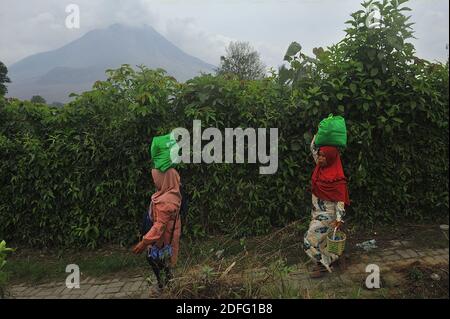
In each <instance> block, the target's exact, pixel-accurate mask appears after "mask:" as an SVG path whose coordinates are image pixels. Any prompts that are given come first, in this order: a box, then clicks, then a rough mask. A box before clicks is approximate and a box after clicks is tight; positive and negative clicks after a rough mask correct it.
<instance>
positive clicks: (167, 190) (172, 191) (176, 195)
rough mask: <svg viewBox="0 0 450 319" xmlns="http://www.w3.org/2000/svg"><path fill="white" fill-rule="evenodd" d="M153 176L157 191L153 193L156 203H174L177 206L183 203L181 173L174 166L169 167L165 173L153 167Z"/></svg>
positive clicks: (153, 199)
mask: <svg viewBox="0 0 450 319" xmlns="http://www.w3.org/2000/svg"><path fill="white" fill-rule="evenodd" d="M152 177H153V181H154V183H155V186H156V189H157V192H156V193H154V194H153V195H152V202H153V203H155V204H161V205H164V204H174V205H175V206H177V208H180V205H181V193H180V175H179V174H178V172H177V171H176V170H175V169H174V168H169V169H168V170H167V171H165V172H164V173H163V172H161V171H159V170H157V169H152Z"/></svg>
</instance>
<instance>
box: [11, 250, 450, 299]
mask: <svg viewBox="0 0 450 319" xmlns="http://www.w3.org/2000/svg"><path fill="white" fill-rule="evenodd" d="M389 244H390V247H388V248H384V249H374V250H373V251H372V252H370V253H366V252H364V251H362V252H361V253H357V254H353V255H351V256H349V258H348V261H347V265H346V268H345V270H336V271H335V272H333V273H332V274H330V275H328V276H326V277H325V278H323V279H320V280H314V279H310V278H309V276H308V271H307V269H306V267H305V265H300V264H299V265H298V267H297V269H296V270H294V271H293V272H292V273H290V275H289V276H290V279H291V280H290V282H291V283H295V285H296V286H297V287H298V288H302V289H305V288H306V289H314V288H320V287H323V286H324V285H325V286H327V285H328V286H333V287H334V288H336V287H337V288H339V287H348V286H351V285H354V284H357V283H361V280H362V279H364V278H366V276H367V275H368V273H366V272H365V270H366V266H367V265H368V264H376V265H377V266H379V268H380V277H381V280H382V281H383V282H385V283H386V282H388V283H389V282H390V281H391V282H392V281H396V280H397V279H398V278H396V277H395V271H393V270H394V269H395V268H396V267H405V266H408V265H410V264H411V263H413V262H415V261H420V262H422V263H424V264H428V265H438V264H439V265H442V264H444V265H447V268H448V264H449V263H448V261H449V250H448V248H445V249H419V250H418V249H413V248H411V245H410V243H408V242H403V241H391V242H390V243H389ZM149 291H150V286H149V283H148V282H147V281H146V279H145V277H143V276H135V277H131V278H121V279H109V280H105V279H96V278H85V279H83V280H82V281H81V282H80V288H78V289H68V288H66V286H65V282H53V283H48V284H43V285H36V286H27V285H24V284H21V285H15V286H12V287H10V289H9V294H10V297H9V298H26V299H27V298H32V299H114V298H121V299H124V298H149V296H150V293H149Z"/></svg>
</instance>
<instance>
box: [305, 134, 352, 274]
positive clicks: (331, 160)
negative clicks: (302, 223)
mask: <svg viewBox="0 0 450 319" xmlns="http://www.w3.org/2000/svg"><path fill="white" fill-rule="evenodd" d="M315 140H316V135H315V136H314V138H313V140H312V142H311V152H312V155H313V158H314V161H315V163H316V167H315V169H314V172H313V175H312V178H311V190H312V211H311V215H312V216H311V222H310V225H309V229H308V231H307V232H306V234H305V236H304V243H303V245H304V250H305V252H306V254H307V255H308V256H309V257H310V258H311V259H312V260H313V261H314V263H315V264H314V267H313V270H312V273H311V277H312V278H318V277H321V276H323V274H324V273H325V272H327V271H331V270H330V265H331V264H332V263H333V262H335V261H337V260H338V259H339V256H338V255H335V254H333V253H330V252H328V251H327V247H326V246H327V235H328V234H329V232H330V230H333V229H335V228H339V227H340V226H341V224H342V223H343V220H342V218H343V217H344V216H345V206H348V205H350V199H349V196H348V189H347V179H346V177H345V175H344V171H343V168H342V163H341V158H340V156H339V151H338V149H337V147H335V146H320V147H318V146H317V145H316V144H315Z"/></svg>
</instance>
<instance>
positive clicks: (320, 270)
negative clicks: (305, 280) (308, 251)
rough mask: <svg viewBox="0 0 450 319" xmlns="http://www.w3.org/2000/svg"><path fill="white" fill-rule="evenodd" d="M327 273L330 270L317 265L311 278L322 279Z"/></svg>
mask: <svg viewBox="0 0 450 319" xmlns="http://www.w3.org/2000/svg"><path fill="white" fill-rule="evenodd" d="M326 272H328V270H327V269H326V268H325V267H324V266H323V265H322V264H316V265H315V266H314V267H313V269H312V271H311V273H310V274H309V276H310V277H311V278H321V277H323V276H324V275H325V273H326Z"/></svg>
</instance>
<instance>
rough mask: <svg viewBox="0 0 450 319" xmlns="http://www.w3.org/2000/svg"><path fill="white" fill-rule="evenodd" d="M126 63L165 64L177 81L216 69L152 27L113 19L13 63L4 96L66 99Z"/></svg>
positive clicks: (164, 67)
mask: <svg viewBox="0 0 450 319" xmlns="http://www.w3.org/2000/svg"><path fill="white" fill-rule="evenodd" d="M124 63H127V64H130V65H139V64H144V65H146V66H148V67H150V68H163V69H165V70H166V71H167V72H168V73H169V74H170V75H172V76H174V77H175V78H176V79H177V80H178V81H186V80H187V79H189V78H192V77H194V76H196V75H198V74H199V73H200V72H205V73H210V72H212V71H213V70H214V66H213V65H211V64H208V63H205V62H203V61H202V60H200V59H198V58H195V57H193V56H191V55H189V54H187V53H185V52H183V51H182V50H180V49H179V48H178V47H176V46H175V45H174V44H172V43H171V42H169V41H168V40H167V39H165V38H164V37H163V36H162V35H160V34H159V33H158V32H156V31H155V30H154V29H153V28H152V27H150V26H144V27H140V28H136V27H128V26H123V25H119V24H114V25H112V26H110V27H109V28H106V29H96V30H93V31H90V32H88V33H86V34H85V35H84V36H82V37H81V38H79V39H77V40H75V41H73V42H71V43H69V44H67V45H65V46H63V47H61V48H59V49H56V50H52V51H48V52H43V53H38V54H34V55H31V56H29V57H27V58H24V59H23V60H21V61H19V62H17V63H15V64H13V65H12V66H11V67H9V76H10V78H11V81H12V82H13V83H12V84H10V85H9V86H8V91H9V94H8V95H9V96H16V97H19V98H22V99H29V98H31V96H32V95H37V94H39V95H42V96H43V97H44V98H46V99H47V102H53V101H61V102H66V101H68V99H69V98H68V95H69V93H71V92H80V91H79V90H85V89H88V88H89V87H90V86H91V85H92V84H93V83H94V82H95V81H96V80H101V79H104V78H105V77H106V76H105V75H104V70H106V69H108V68H116V67H119V66H120V65H121V64H124Z"/></svg>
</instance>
